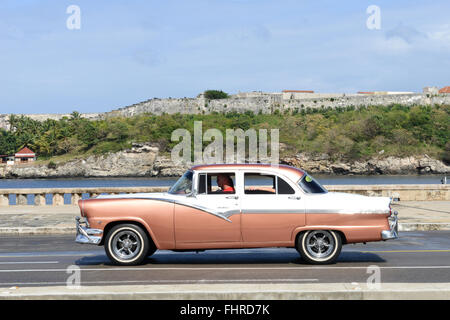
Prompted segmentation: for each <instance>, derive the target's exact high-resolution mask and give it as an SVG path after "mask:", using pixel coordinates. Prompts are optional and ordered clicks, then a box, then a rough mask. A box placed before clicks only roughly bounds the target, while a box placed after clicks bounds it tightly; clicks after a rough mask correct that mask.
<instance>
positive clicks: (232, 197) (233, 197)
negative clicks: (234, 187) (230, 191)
mask: <svg viewBox="0 0 450 320" xmlns="http://www.w3.org/2000/svg"><path fill="white" fill-rule="evenodd" d="M225 199H235V200H237V199H239V197H238V196H227V197H225Z"/></svg>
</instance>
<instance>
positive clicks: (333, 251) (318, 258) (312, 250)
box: [297, 230, 342, 264]
mask: <svg viewBox="0 0 450 320" xmlns="http://www.w3.org/2000/svg"><path fill="white" fill-rule="evenodd" d="M341 249H342V239H341V236H340V235H339V233H337V232H335V231H327V230H310V231H306V232H304V233H302V234H301V235H299V237H298V239H297V250H298V252H300V255H301V256H302V258H303V259H304V260H305V261H307V262H309V263H312V264H330V263H333V262H334V261H336V259H337V258H338V256H339V254H340V253H341Z"/></svg>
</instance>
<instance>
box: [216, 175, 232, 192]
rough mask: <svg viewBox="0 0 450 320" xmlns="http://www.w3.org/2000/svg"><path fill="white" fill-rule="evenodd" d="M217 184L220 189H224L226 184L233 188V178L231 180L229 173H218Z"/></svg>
mask: <svg viewBox="0 0 450 320" xmlns="http://www.w3.org/2000/svg"><path fill="white" fill-rule="evenodd" d="M217 185H218V186H219V187H220V188H221V189H225V188H226V187H227V186H228V187H232V188H233V180H231V178H230V176H229V175H227V174H225V173H220V174H218V175H217Z"/></svg>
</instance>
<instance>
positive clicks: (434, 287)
mask: <svg viewBox="0 0 450 320" xmlns="http://www.w3.org/2000/svg"><path fill="white" fill-rule="evenodd" d="M18 299H20V300H24V299H26V300H36V299H39V300H54V299H58V300H117V299H124V300H150V299H151V300H341V299H351V300H374V299H376V300H398V299H402V300H403V299H405V300H416V299H433V300H435V299H439V300H449V299H450V285H449V283H435V284H425V283H418V284H410V283H386V284H382V285H381V288H380V289H368V288H367V286H366V284H361V286H360V285H358V284H355V285H352V284H344V283H329V284H326V283H321V284H304V285H298V284H297V285H286V284H267V285H244V286H242V285H241V284H228V285H226V286H223V285H214V284H211V285H205V284H202V285H173V286H168V285H165V286H163V285H154V286H152V285H141V286H94V287H91V286H88V287H80V288H73V289H71V288H67V287H62V286H59V287H34V288H30V287H29V288H10V289H7V288H3V289H2V288H0V300H18Z"/></svg>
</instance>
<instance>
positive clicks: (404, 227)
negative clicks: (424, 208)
mask: <svg viewBox="0 0 450 320" xmlns="http://www.w3.org/2000/svg"><path fill="white" fill-rule="evenodd" d="M437 230H450V223H445V222H443V223H434V222H422V223H414V222H413V223H399V224H398V231H437Z"/></svg>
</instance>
